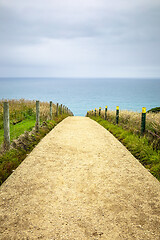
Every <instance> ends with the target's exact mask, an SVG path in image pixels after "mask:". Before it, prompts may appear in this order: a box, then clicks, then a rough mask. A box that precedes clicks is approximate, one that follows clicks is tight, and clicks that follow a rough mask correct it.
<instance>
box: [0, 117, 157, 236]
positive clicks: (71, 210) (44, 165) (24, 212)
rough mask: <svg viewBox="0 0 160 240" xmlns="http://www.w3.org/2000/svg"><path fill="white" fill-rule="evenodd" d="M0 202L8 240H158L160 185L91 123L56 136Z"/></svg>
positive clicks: (75, 122)
mask: <svg viewBox="0 0 160 240" xmlns="http://www.w3.org/2000/svg"><path fill="white" fill-rule="evenodd" d="M0 201H1V209H0V210H1V211H0V230H1V233H0V239H2V240H12V239H15V240H17V239H19V240H23V239H24V240H26V239H44V240H48V239H49V240H51V239H52V240H58V239H60V240H62V239H63V240H68V239H69V240H89V239H94V240H95V239H107V240H128V239H132V240H134V239H138V240H151V239H153V240H159V239H160V183H159V182H158V181H157V180H156V179H155V178H154V177H153V176H152V175H151V174H150V173H149V172H148V171H147V170H146V169H145V168H144V167H143V166H142V165H141V164H140V163H139V162H138V161H137V160H136V159H135V158H134V157H133V156H132V155H131V154H130V153H129V152H128V151H127V150H126V148H125V147H124V146H123V145H122V144H121V143H120V142H118V141H117V140H116V139H115V138H114V137H113V136H112V135H111V134H110V133H109V132H108V131H106V130H105V129H104V128H103V127H101V126H100V125H98V124H97V123H96V122H94V121H92V120H90V119H89V118H83V117H69V118H67V119H65V120H64V121H63V122H61V123H60V124H59V125H58V126H57V127H56V128H55V129H53V130H52V131H51V132H50V133H49V134H48V135H47V136H46V137H45V138H44V139H43V140H42V141H41V142H40V143H39V144H38V145H37V147H36V148H35V149H34V150H33V151H32V153H31V154H30V155H29V156H28V157H27V158H26V159H25V160H24V162H23V163H22V164H21V165H20V166H19V167H18V168H17V169H16V171H15V172H14V173H13V174H12V175H11V176H10V177H9V178H8V180H7V181H6V182H5V183H4V184H3V185H2V187H1V192H0Z"/></svg>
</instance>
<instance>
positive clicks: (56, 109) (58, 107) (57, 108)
mask: <svg viewBox="0 0 160 240" xmlns="http://www.w3.org/2000/svg"><path fill="white" fill-rule="evenodd" d="M58 110H59V104H58V103H57V108H56V116H57V117H58Z"/></svg>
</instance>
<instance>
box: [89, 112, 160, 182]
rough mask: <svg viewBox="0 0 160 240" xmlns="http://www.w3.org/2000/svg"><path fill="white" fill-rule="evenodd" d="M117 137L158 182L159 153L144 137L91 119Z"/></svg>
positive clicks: (98, 119) (105, 122) (97, 118)
mask: <svg viewBox="0 0 160 240" xmlns="http://www.w3.org/2000/svg"><path fill="white" fill-rule="evenodd" d="M91 118H92V119H93V120H95V121H97V122H98V123H99V124H101V125H102V126H103V127H104V128H106V129H107V130H109V131H110V132H111V133H112V134H113V135H114V136H115V137H117V138H118V139H119V140H120V141H121V142H122V143H123V144H124V145H125V146H126V147H127V149H128V150H129V151H130V152H131V153H132V154H133V155H134V156H135V157H136V158H137V159H138V160H139V161H140V162H141V163H142V164H143V166H145V167H146V168H147V169H148V170H149V171H150V172H151V173H152V174H153V175H154V176H155V177H156V178H157V179H158V180H159V181H160V151H155V150H153V148H152V146H151V145H150V144H149V143H148V140H147V139H146V138H145V137H139V136H137V135H135V134H133V133H131V132H130V131H127V130H124V129H123V128H122V127H120V126H117V125H114V124H112V123H110V122H108V121H105V120H104V119H102V118H101V117H93V116H92V117H91Z"/></svg>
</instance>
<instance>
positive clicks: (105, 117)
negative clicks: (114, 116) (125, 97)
mask: <svg viewBox="0 0 160 240" xmlns="http://www.w3.org/2000/svg"><path fill="white" fill-rule="evenodd" d="M104 119H105V120H107V106H106V107H105V112H104Z"/></svg>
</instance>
